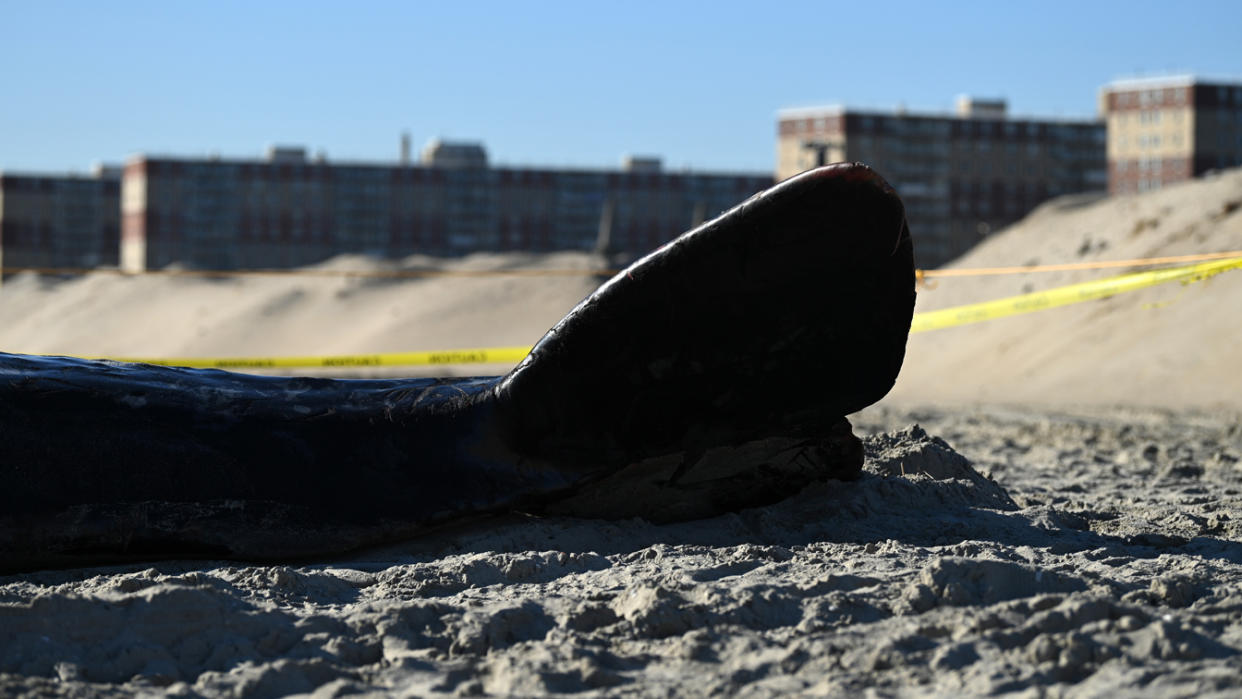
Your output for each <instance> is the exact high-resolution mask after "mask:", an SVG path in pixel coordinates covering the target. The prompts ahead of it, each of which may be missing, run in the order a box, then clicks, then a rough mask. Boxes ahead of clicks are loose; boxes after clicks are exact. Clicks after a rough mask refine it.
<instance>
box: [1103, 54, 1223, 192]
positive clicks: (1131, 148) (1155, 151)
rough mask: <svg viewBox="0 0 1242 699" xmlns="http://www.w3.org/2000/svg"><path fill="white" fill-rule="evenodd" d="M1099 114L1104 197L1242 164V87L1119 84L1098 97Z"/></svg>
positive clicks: (1176, 80)
mask: <svg viewBox="0 0 1242 699" xmlns="http://www.w3.org/2000/svg"><path fill="white" fill-rule="evenodd" d="M1100 114H1101V115H1103V117H1104V118H1105V120H1106V121H1107V123H1108V191H1109V192H1110V193H1113V194H1124V193H1128V192H1142V191H1146V190H1149V189H1158V188H1160V187H1161V186H1163V185H1166V184H1169V183H1172V182H1178V181H1181V180H1186V179H1190V178H1192V177H1198V176H1199V175H1202V174H1203V173H1205V172H1207V171H1209V170H1213V169H1223V168H1227V167H1236V166H1239V165H1242V83H1237V82H1233V83H1230V82H1224V81H1215V82H1213V81H1205V80H1200V79H1197V78H1194V77H1191V76H1181V77H1167V78H1148V79H1140V80H1119V81H1117V82H1113V83H1110V84H1109V85H1106V86H1105V87H1104V88H1102V89H1101V90H1100Z"/></svg>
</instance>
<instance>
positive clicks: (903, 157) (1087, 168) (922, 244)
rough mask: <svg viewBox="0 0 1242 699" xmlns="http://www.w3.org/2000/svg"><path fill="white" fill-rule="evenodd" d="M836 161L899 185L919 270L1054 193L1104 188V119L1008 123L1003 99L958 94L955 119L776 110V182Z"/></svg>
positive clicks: (822, 109) (848, 110) (939, 261)
mask: <svg viewBox="0 0 1242 699" xmlns="http://www.w3.org/2000/svg"><path fill="white" fill-rule="evenodd" d="M838 161H860V162H864V163H867V164H868V165H871V166H872V167H874V168H875V169H876V170H877V171H879V172H880V174H882V175H883V176H884V177H885V178H886V179H887V180H888V181H889V182H890V183H891V184H892V185H893V186H894V187H895V188H896V189H897V191H898V193H899V194H900V195H901V197H902V199H903V201H904V202H905V204H906V216H907V218H908V219H909V221H910V230H911V233H912V234H913V235H914V241H915V246H914V250H915V255H916V257H917V262H918V264H919V265H920V266H923V267H933V266H937V265H940V264H943V263H945V262H948V261H949V260H951V259H953V258H954V257H957V256H958V255H961V254H962V253H963V252H965V251H966V250H969V249H970V248H971V247H972V246H974V245H975V243H977V242H978V241H979V238H980V236H982V235H986V234H987V233H989V232H991V231H994V230H997V229H999V228H1001V227H1003V226H1005V225H1008V224H1010V223H1012V222H1014V221H1017V220H1018V219H1020V218H1022V217H1023V216H1025V215H1026V214H1027V213H1028V212H1030V211H1031V209H1033V208H1034V207H1035V206H1037V205H1038V204H1039V203H1041V202H1043V201H1045V200H1047V199H1049V198H1051V197H1055V196H1058V195H1061V194H1068V193H1073V192H1084V191H1091V190H1103V189H1104V188H1105V186H1106V183H1107V170H1106V166H1105V131H1104V124H1103V123H1100V122H1097V121H1087V120H1068V119H1034V118H1021V117H1013V116H1010V115H1009V114H1008V113H1007V109H1006V104H1005V102H1004V101H1003V100H977V99H970V98H961V99H959V100H958V105H957V112H956V113H955V114H930V113H926V114H925V113H909V112H904V111H893V112H883V111H873V110H862V109H852V108H846V107H815V108H806V109H786V110H782V111H781V112H780V114H779V117H778V126H777V167H776V176H777V179H778V180H782V179H785V178H787V177H790V176H791V175H795V174H797V173H799V172H802V171H803V170H806V169H808V168H811V167H815V166H816V165H819V164H822V163H830V162H838Z"/></svg>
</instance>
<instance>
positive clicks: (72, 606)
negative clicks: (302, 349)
mask: <svg viewBox="0 0 1242 699" xmlns="http://www.w3.org/2000/svg"><path fill="white" fill-rule="evenodd" d="M914 419H918V420H919V421H921V422H922V423H923V424H925V425H926V426H927V428H928V429H929V430H930V431H932V432H933V433H937V434H948V435H953V440H954V443H955V444H956V445H958V448H962V449H963V450H964V451H967V452H968V453H970V454H973V455H974V460H975V464H974V465H973V466H972V465H971V463H970V462H969V461H968V460H967V459H966V458H964V457H963V456H962V455H960V454H958V453H957V452H956V451H955V450H954V449H953V448H952V447H950V446H949V443H948V442H946V441H944V440H941V439H938V438H935V437H931V436H929V435H928V434H927V433H926V432H924V431H923V429H921V428H919V427H912V426H910V423H911V421H912V420H914ZM858 424H859V425H860V427H861V429H862V430H863V431H878V432H879V433H878V434H874V435H872V436H869V437H867V438H865V440H864V442H865V447H866V452H867V464H866V466H865V473H864V475H863V477H862V478H861V479H860V480H858V481H855V482H851V483H841V482H837V481H829V482H826V483H821V484H816V485H812V486H810V487H808V488H807V489H805V490H804V491H803V492H802V493H800V494H799V495H797V496H794V497H792V498H790V499H788V500H786V501H784V502H781V503H778V504H775V505H771V506H767V507H763V508H758V509H753V510H744V511H741V512H738V513H735V514H729V515H725V516H721V517H716V518H712V519H706V520H700V521H697V522H687V523H682V524H673V525H664V526H656V525H652V524H650V523H647V522H644V521H641V520H628V521H615V522H603V521H598V520H583V519H570V518H557V517H550V518H527V517H520V516H507V517H499V518H495V519H491V520H487V521H484V522H479V523H476V524H472V525H469V526H464V527H460V528H458V529H455V530H451V531H447V532H443V533H441V534H440V535H439V536H436V537H429V538H426V539H423V540H419V541H414V542H409V543H407V544H403V545H399V546H394V547H388V548H384V549H382V550H375V551H370V552H366V553H364V554H359V555H356V556H353V557H350V558H345V559H339V560H334V561H326V562H317V563H308V564H301V565H274V566H273V565H266V566H265V565H253V564H240V563H234V564H229V563H226V562H203V561H200V562H164V563H159V564H154V565H136V566H119V567H110V568H97V569H83V570H73V571H53V572H44V573H33V574H26V575H22V576H9V577H0V693H2V694H6V695H15V694H22V693H31V694H51V693H63V694H73V695H86V694H95V693H103V694H109V693H116V694H118V695H119V694H126V695H127V694H132V693H141V692H161V693H168V694H171V695H173V696H202V695H230V696H253V697H271V696H283V695H287V694H296V693H310V692H312V691H314V692H315V694H316V696H338V695H344V694H354V693H368V694H369V695H377V696H378V695H392V694H399V695H411V696H443V695H463V694H468V695H478V694H483V693H487V694H494V695H504V696H509V695H520V696H543V695H549V694H556V693H579V692H590V693H591V695H592V696H633V695H636V694H637V695H642V696H650V695H661V696H718V695H722V694H725V695H732V694H746V695H748V696H774V695H789V694H816V695H819V694H827V695H832V696H854V695H858V694H864V693H868V692H869V691H870V692H875V693H878V694H881V695H890V694H902V695H905V694H914V695H919V696H923V695H937V696H961V695H984V694H1007V693H1034V694H1039V695H1042V694H1043V693H1045V692H1048V693H1050V694H1053V695H1058V696H1059V695H1063V694H1064V695H1075V696H1076V695H1083V696H1098V695H1102V694H1109V693H1114V692H1115V693H1120V694H1124V695H1127V696H1190V695H1195V696H1208V695H1219V696H1229V695H1234V696H1236V693H1237V692H1238V691H1240V690H1242V676H1240V675H1239V674H1238V672H1237V663H1238V658H1239V657H1240V652H1239V650H1240V647H1242V620H1240V617H1239V615H1238V609H1239V608H1242V547H1240V545H1239V544H1238V543H1237V542H1238V540H1239V537H1240V536H1242V529H1240V526H1242V471H1240V470H1239V469H1238V466H1237V465H1238V463H1239V458H1242V441H1240V438H1239V434H1238V432H1237V430H1236V426H1235V425H1233V424H1232V423H1231V422H1230V421H1227V420H1220V419H1216V418H1207V417H1204V418H1196V419H1190V418H1187V417H1184V416H1177V415H1172V414H1167V413H1166V414H1161V413H1134V412H1131V413H1127V414H1115V413H1108V414H1096V415H1083V414H1077V415H1075V414H1066V413H1053V414H1043V415H1040V414H1030V413H1023V412H1004V411H994V410H992V411H983V412H969V411H967V412H953V411H943V410H924V411H922V412H921V413H918V414H912V413H901V412H894V411H891V410H885V409H872V410H869V411H865V412H864V413H863V414H861V415H860V416H859V417H858ZM896 426H904V427H901V428H900V429H894V428H895V427H896ZM981 471H990V472H991V473H992V475H993V477H995V478H996V479H997V480H995V481H993V480H992V479H991V478H988V477H987V476H985V475H983V474H982V473H981ZM1002 484H1003V487H1002ZM1208 493H1213V494H1215V495H1209V494H1208Z"/></svg>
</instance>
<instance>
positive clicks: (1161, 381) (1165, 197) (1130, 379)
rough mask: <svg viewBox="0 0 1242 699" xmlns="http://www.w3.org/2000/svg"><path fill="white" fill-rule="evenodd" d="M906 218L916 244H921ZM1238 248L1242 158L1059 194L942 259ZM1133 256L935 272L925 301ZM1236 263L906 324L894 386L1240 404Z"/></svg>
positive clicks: (977, 297) (1024, 284) (908, 396)
mask: <svg viewBox="0 0 1242 699" xmlns="http://www.w3.org/2000/svg"><path fill="white" fill-rule="evenodd" d="M917 235H918V233H917V231H915V245H916V246H917V245H918V240H917ZM1239 249H1242V170H1231V171H1228V172H1225V173H1223V174H1219V175H1216V176H1213V177H1209V178H1207V179H1204V180H1198V181H1193V182H1186V183H1183V184H1179V185H1176V186H1172V187H1168V188H1166V189H1163V190H1159V191H1156V192H1151V193H1147V194H1143V195H1139V196H1124V197H1113V198H1108V199H1091V198H1085V197H1068V198H1063V199H1058V200H1054V201H1052V202H1049V203H1048V204H1046V205H1044V206H1042V207H1040V208H1039V209H1037V210H1036V211H1035V212H1033V213H1032V214H1031V215H1030V216H1029V217H1027V218H1026V219H1024V220H1022V221H1021V222H1019V223H1017V224H1015V225H1014V226H1012V227H1010V228H1008V229H1006V230H1004V231H1002V232H1000V233H998V234H996V235H995V236H992V237H990V238H988V239H987V240H985V241H984V242H983V243H982V244H980V245H979V246H978V247H976V248H975V249H974V250H972V251H971V252H970V253H968V254H967V255H965V256H964V257H962V258H961V259H959V260H957V261H956V262H955V263H954V264H953V265H951V266H952V267H957V268H970V267H1001V266H1015V265H1026V264H1054V263H1063V262H1080V261H1092V260H1122V259H1132V258H1141V257H1162V256H1169V255H1187V254H1193V253H1201V252H1220V251H1228V250H1239ZM1127 271H1131V270H1125V269H1118V270H1102V271H1076V272H1052V273H1032V274H1022V275H1014V276H997V277H970V278H946V279H939V280H936V283H935V286H934V288H931V289H921V290H920V292H919V298H918V303H917V306H916V310H918V311H927V310H935V309H938V308H946V307H949V306H956V305H960V304H967V303H975V302H979V301H987V300H991V299H997V298H1002V297H1006V296H1013V295H1017V294H1022V293H1027V292H1030V291H1038V290H1042V289H1048V288H1052V287H1055V286H1060V285H1063V284H1071V283H1075V282H1081V281H1088V280H1092V279H1102V278H1105V277H1108V276H1113V275H1116V274H1121V273H1124V272H1127ZM1238 308H1242V271H1231V272H1226V273H1224V274H1221V275H1220V276H1218V277H1215V278H1213V279H1210V280H1207V281H1203V282H1199V283H1196V284H1192V285H1189V286H1182V285H1180V284H1165V285H1162V286H1158V287H1152V288H1149V289H1145V290H1142V291H1137V292H1131V293H1127V294H1122V295H1120V296H1115V297H1113V298H1109V299H1102V300H1099V301H1092V302H1087V303H1081V304H1077V305H1073V306H1068V307H1062V308H1056V309H1051V310H1045V311H1040V312H1037V313H1031V314H1027V315H1022V316H1015V317H1011V318H1006V319H1001V320H995V321H990V322H987V323H979V324H976V325H967V326H960V327H957V328H949V329H945V330H935V331H930V332H926V333H919V334H916V335H913V336H911V338H910V343H909V346H908V350H907V353H906V356H907V360H906V364H905V366H904V368H903V370H902V375H901V377H900V379H899V380H898V383H897V387H896V389H895V391H894V392H893V394H892V397H893V398H895V399H899V400H913V401H937V402H944V401H957V402H971V401H986V402H1008V403H1038V404H1096V405H1100V404H1139V405H1149V406H1197V407H1212V406H1220V405H1225V406H1232V407H1238V406H1242V372H1239V371H1237V370H1236V368H1235V367H1236V363H1237V360H1236V358H1237V352H1238V347H1240V346H1242V323H1239V322H1238V321H1237V319H1236V318H1235V317H1234V316H1233V313H1232V311H1233V310H1234V309H1238Z"/></svg>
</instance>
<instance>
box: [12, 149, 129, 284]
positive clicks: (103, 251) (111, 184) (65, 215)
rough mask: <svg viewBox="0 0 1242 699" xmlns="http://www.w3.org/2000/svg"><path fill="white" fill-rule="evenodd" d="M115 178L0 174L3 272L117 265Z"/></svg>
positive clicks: (106, 172)
mask: <svg viewBox="0 0 1242 699" xmlns="http://www.w3.org/2000/svg"><path fill="white" fill-rule="evenodd" d="M120 189H121V175H120V170H119V169H117V168H108V167H97V168H95V171H94V173H93V174H92V175H89V176H73V175H44V174H26V173H12V172H3V173H0V265H3V267H4V268H5V269H8V270H13V269H23V268H66V267H73V268H91V267H98V266H104V265H116V264H117V251H118V249H119V241H120V219H121V206H120V202H121V198H120Z"/></svg>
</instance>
